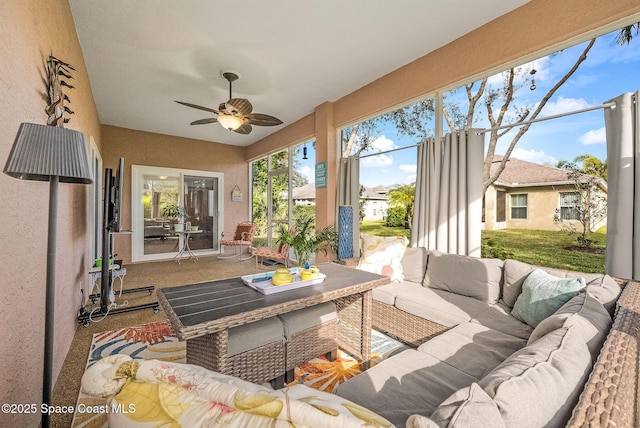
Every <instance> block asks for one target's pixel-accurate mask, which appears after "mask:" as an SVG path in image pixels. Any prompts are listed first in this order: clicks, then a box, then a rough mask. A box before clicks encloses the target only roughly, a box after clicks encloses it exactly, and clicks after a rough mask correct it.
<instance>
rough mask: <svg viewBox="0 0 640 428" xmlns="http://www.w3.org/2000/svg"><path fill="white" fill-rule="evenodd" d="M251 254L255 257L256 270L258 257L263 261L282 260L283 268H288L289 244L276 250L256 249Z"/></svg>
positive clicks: (268, 248)
mask: <svg viewBox="0 0 640 428" xmlns="http://www.w3.org/2000/svg"><path fill="white" fill-rule="evenodd" d="M252 254H253V255H254V256H256V269H257V268H258V257H262V260H264V259H273V260H283V263H284V266H285V267H287V268H288V267H289V244H284V243H283V244H280V245H279V246H278V248H271V247H258V248H256V249H255V250H253V252H252Z"/></svg>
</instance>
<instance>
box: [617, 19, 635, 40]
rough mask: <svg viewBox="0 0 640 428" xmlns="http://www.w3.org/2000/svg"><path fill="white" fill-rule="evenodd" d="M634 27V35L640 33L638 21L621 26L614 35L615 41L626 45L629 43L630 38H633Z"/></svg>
mask: <svg viewBox="0 0 640 428" xmlns="http://www.w3.org/2000/svg"><path fill="white" fill-rule="evenodd" d="M634 29H635V33H636V34H635V35H636V36H637V35H638V34H640V22H637V23H635V24H631V25H629V26H627V27H624V28H621V29H620V32H619V33H618V35H617V36H616V43H617V44H619V45H628V44H629V43H631V39H633V32H634V31H633V30H634Z"/></svg>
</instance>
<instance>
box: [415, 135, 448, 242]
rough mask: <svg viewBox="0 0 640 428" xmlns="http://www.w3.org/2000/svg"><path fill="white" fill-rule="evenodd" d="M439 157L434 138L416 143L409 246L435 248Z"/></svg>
mask: <svg viewBox="0 0 640 428" xmlns="http://www.w3.org/2000/svg"><path fill="white" fill-rule="evenodd" d="M441 157H442V156H441V147H440V144H437V143H436V140H435V139H433V138H429V139H428V140H425V141H423V142H422V143H420V144H418V164H417V172H416V194H415V198H414V203H413V219H412V221H411V246H412V247H425V248H426V249H427V250H435V249H436V231H437V225H438V223H437V220H438V216H437V213H438V186H439V185H440V162H441Z"/></svg>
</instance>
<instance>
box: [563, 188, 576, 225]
mask: <svg viewBox="0 0 640 428" xmlns="http://www.w3.org/2000/svg"><path fill="white" fill-rule="evenodd" d="M580 199H581V198H580V194H579V193H578V192H560V219H561V220H580V211H579V209H578V207H579V206H580Z"/></svg>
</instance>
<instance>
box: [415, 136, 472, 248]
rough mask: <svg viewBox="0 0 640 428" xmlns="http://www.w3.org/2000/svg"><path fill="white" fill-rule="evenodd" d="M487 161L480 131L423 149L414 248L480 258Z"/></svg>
mask: <svg viewBox="0 0 640 428" xmlns="http://www.w3.org/2000/svg"><path fill="white" fill-rule="evenodd" d="M483 156H484V136H483V135H478V132H477V130H475V129H470V130H468V131H461V132H457V133H454V134H446V135H445V137H444V138H443V139H442V140H441V141H440V142H436V141H435V140H434V139H429V140H427V141H425V142H423V143H422V144H420V145H419V146H418V172H417V178H416V197H415V204H414V217H413V222H412V231H411V245H412V246H424V247H426V248H427V249H429V250H433V249H435V250H439V251H442V252H446V253H451V254H460V255H470V256H475V257H479V256H480V242H481V224H482V164H483Z"/></svg>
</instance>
